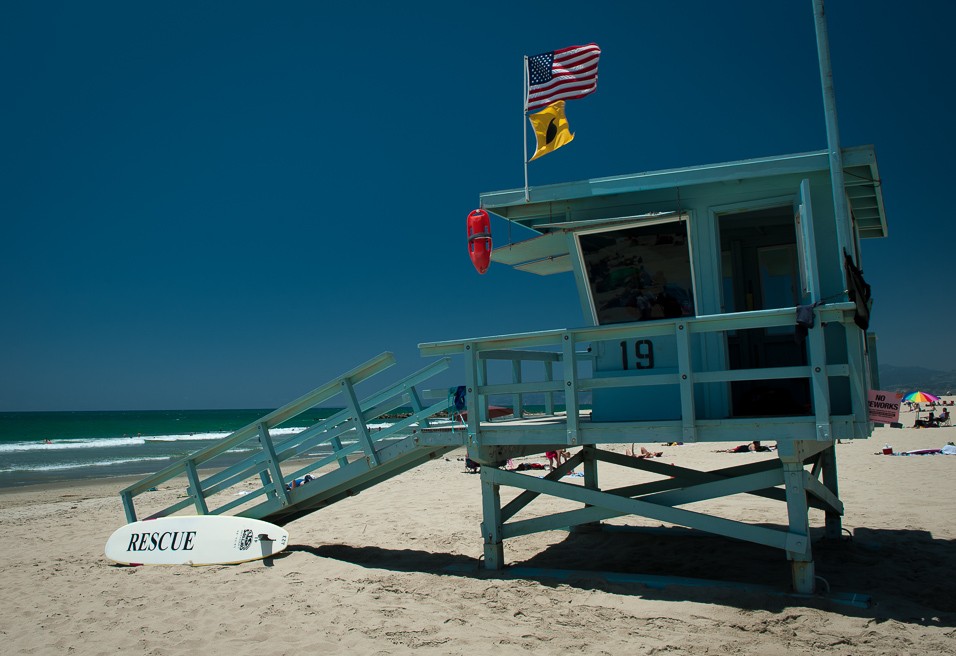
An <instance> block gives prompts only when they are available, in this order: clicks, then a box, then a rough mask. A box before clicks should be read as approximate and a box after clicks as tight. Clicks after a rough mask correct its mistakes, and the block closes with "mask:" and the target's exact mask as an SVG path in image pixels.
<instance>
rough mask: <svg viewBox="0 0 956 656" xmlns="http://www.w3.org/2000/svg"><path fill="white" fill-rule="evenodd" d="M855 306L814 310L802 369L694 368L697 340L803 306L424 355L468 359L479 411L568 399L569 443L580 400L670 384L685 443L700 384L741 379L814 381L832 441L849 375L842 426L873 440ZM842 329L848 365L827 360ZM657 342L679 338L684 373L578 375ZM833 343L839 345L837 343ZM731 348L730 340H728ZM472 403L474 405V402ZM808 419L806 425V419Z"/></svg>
mask: <svg viewBox="0 0 956 656" xmlns="http://www.w3.org/2000/svg"><path fill="white" fill-rule="evenodd" d="M854 311H855V306H854V305H853V304H852V303H835V304H829V305H822V306H819V307H817V308H815V310H814V312H815V314H816V322H815V325H814V327H813V328H811V329H810V330H809V334H808V336H807V364H806V365H803V366H787V367H765V368H751V369H730V368H729V367H727V366H717V367H715V366H713V365H710V366H708V365H706V364H705V363H704V362H703V360H704V359H703V358H700V360H701V362H695V360H694V358H693V357H692V353H693V352H694V348H693V343H694V340H695V338H697V336H701V335H718V336H719V337H722V338H725V337H726V335H727V333H729V332H731V331H741V330H751V329H761V328H776V327H789V328H792V327H793V326H795V325H796V312H797V309H796V308H778V309H771V310H758V311H752V312H738V313H733V314H719V315H706V316H700V317H682V318H679V319H662V320H657V321H648V322H639V323H626V324H613V325H609V326H596V327H585V328H574V329H562V330H547V331H541V332H534V333H520V334H513V335H499V336H495V337H482V338H476V339H467V340H454V341H443V342H431V343H425V344H420V345H419V350H420V352H421V354H422V355H423V356H426V357H427V356H444V355H463V356H464V358H465V375H466V384H467V388H468V390H469V399H471V398H475V397H477V402H478V407H481V408H485V407H487V405H488V399H489V397H492V396H500V395H511V397H512V399H513V402H514V404H515V405H514V416H515V417H521V416H523V414H524V412H525V407H524V400H525V399H527V398H528V397H529V396H531V395H535V396H536V397H540V395H542V394H544V395H545V399H546V401H545V404H546V412H549V413H550V412H554V401H552V400H551V399H552V398H553V397H557V398H559V399H561V401H563V405H564V409H565V411H566V413H567V432H568V440H567V443H568V444H572V445H573V444H578V443H579V441H578V434H579V431H580V422H581V415H580V412H579V410H580V399H581V398H582V395H584V394H586V393H588V392H591V391H594V390H598V389H611V388H626V387H642V386H667V385H673V386H676V387H677V388H678V389H679V395H680V417H681V419H680V420H679V423H680V428H681V431H680V435H681V436H682V437H683V441H688V442H692V441H695V440H696V439H697V429H698V426H699V425H700V424H701V423H702V422H701V421H700V420H698V419H697V415H698V413H697V408H696V407H695V403H696V401H695V394H694V386H695V385H697V384H707V383H731V382H737V381H771V380H784V379H799V378H804V379H807V380H809V382H810V393H811V402H812V408H813V420H814V421H815V431H816V436H815V437H816V439H820V440H828V439H832V437H834V435H833V433H832V432H831V424H832V423H833V418H832V417H831V415H830V408H831V404H830V378H838V377H843V378H847V379H848V380H849V389H850V407H851V408H852V410H851V414H850V415H849V416H842V417H841V421H840V423H841V424H843V425H844V426H849V425H851V424H852V427H848V428H846V429H844V430H848V431H850V432H851V433H853V434H852V435H848V437H866V436H868V435H869V430H868V426H869V424H868V422H867V402H866V394H867V387H868V384H867V380H868V377H867V376H868V374H867V366H868V363H867V362H866V360H865V357H864V353H865V349H864V333H863V331H861V330H860V329H859V328H858V327H857V326H856V325H855V324H854V322H853V316H854ZM827 324H840V325H842V326H843V327H844V330H843V333H844V334H845V341H846V344H845V348H846V357H845V361H841V362H835V363H828V362H827V339H828V338H827V337H826V336H825V335H824V330H825V328H824V326H826V325H827ZM655 337H673V338H675V340H676V344H677V370H676V372H674V373H661V374H652V373H646V372H642V375H634V376H620V375H614V376H609V375H604V374H603V373H602V372H599V371H591V372H586V374H587V375H581V374H580V373H579V366H578V365H579V364H580V363H581V361H582V357H581V352H580V351H581V350H582V349H585V347H587V346H588V345H590V344H594V343H597V342H609V341H618V340H635V339H636V340H642V339H650V338H655ZM829 339H831V340H833V339H835V338H834V337H832V336H831V337H830V338H829ZM723 343H726V342H723ZM488 360H504V361H510V362H511V364H512V372H513V374H512V377H511V382H505V383H492V382H490V381H489V378H488V369H487V366H486V363H487V361H488ZM529 361H536V362H541V363H543V365H544V367H545V374H544V377H543V380H536V381H526V380H523V374H522V363H524V362H529ZM555 364H559V365H560V366H561V369H562V373H561V375H560V377H559V378H557V379H556V378H555V376H554V365H555ZM469 404H471V401H469ZM481 419H482V418H480V417H473V416H471V415H469V418H468V425H469V426H468V430H469V433H470V434H471V435H473V436H475V439H474V440H473V441H472V443H474V444H478V443H479V442H480V435H479V431H480V421H481ZM804 421H805V420H804Z"/></svg>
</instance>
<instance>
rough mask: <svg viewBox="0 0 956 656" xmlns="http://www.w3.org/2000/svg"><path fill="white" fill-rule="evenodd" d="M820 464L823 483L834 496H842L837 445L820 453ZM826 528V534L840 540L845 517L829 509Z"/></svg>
mask: <svg viewBox="0 0 956 656" xmlns="http://www.w3.org/2000/svg"><path fill="white" fill-rule="evenodd" d="M820 465H821V469H822V474H823V484H824V485H825V486H826V488H827V489H828V490H830V492H832V493H833V496H835V497H836V498H838V499H839V498H840V487H839V484H838V482H837V461H836V445H831V446H830V447H829V448H828V449H826V450H825V451H822V452H821V453H820ZM825 521H826V525H825V526H826V529H825V531H824V535H826V537H828V538H830V539H832V540H838V539H839V538H840V537H841V536H842V535H843V517H842V516H841V515H840V513H838V512H835V511H833V510H830V509H827V511H826V520H825Z"/></svg>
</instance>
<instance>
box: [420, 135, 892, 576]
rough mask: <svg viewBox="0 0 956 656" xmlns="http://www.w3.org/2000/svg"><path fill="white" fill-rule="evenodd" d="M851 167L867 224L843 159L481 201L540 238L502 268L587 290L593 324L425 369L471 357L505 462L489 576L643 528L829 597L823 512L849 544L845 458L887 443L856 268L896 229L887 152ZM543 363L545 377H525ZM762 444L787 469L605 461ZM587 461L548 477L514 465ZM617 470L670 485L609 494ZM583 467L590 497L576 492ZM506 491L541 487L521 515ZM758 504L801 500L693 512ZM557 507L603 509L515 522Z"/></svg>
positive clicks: (492, 463) (767, 464) (489, 443)
mask: <svg viewBox="0 0 956 656" xmlns="http://www.w3.org/2000/svg"><path fill="white" fill-rule="evenodd" d="M842 156H843V167H844V171H843V172H844V178H845V180H846V184H845V189H844V190H841V192H845V196H846V198H847V202H848V207H849V217H850V220H849V222H848V224H847V225H840V221H839V219H838V218H837V214H836V212H835V211H834V202H833V198H834V195H833V189H832V182H831V176H830V161H829V156H828V153H827V152H826V151H820V152H811V153H803V154H796V155H787V156H783V157H770V158H762V159H753V160H746V161H738V162H729V163H723V164H712V165H707V166H697V167H690V168H682V169H673V170H667V171H656V172H652V173H641V174H635V175H623V176H616V177H611V178H601V179H595V180H586V181H583V182H575V183H570V184H559V185H553V186H548V187H538V188H535V190H534V198H533V200H531V201H528V200H526V198H525V195H524V191H523V190H514V191H504V192H493V193H486V194H483V195H482V196H481V204H482V207H484V208H485V209H486V210H488V211H489V212H493V213H495V214H497V215H499V216H501V217H503V218H504V219H507V220H508V221H513V222H515V223H518V224H520V225H522V226H524V227H526V228H529V229H531V230H533V231H535V232H537V233H539V234H538V236H536V237H534V238H532V239H528V240H526V241H522V242H520V243H515V244H508V245H506V246H504V247H500V248H498V249H496V250H495V251H494V252H493V253H492V260H493V261H494V262H497V263H499V264H505V265H509V266H513V267H515V268H516V269H518V270H521V271H525V272H528V273H529V274H531V275H561V274H563V275H571V276H573V277H574V280H575V283H576V287H577V290H578V299H577V301H578V302H579V303H580V305H581V308H582V310H583V313H584V316H585V317H586V318H587V319H589V321H590V324H591V325H589V326H587V327H584V328H578V329H560V330H554V331H545V332H539V333H530V334H519V335H502V336H497V337H485V338H476V339H469V340H460V341H453V342H440V343H428V344H422V345H420V349H421V353H422V355H425V356H431V355H436V356H437V355H463V356H464V360H465V377H466V381H467V391H468V394H469V398H470V399H473V400H474V402H476V403H477V407H478V408H479V412H478V413H471V414H469V416H468V447H469V454H470V457H471V458H472V459H474V460H476V461H478V462H480V463H482V464H485V465H488V466H486V467H483V468H482V470H481V476H482V494H483V495H484V496H483V508H484V522H483V524H482V530H483V534H484V540H485V563H486V566H487V567H489V568H500V567H502V565H503V563H504V555H503V542H504V540H505V539H507V538H510V537H514V536H517V535H522V534H526V533H529V532H535V531H540V530H548V529H554V528H559V527H564V526H580V525H589V526H591V527H592V528H593V527H594V524H595V523H596V522H600V521H601V520H603V519H606V518H610V517H615V516H619V515H623V514H633V515H638V516H642V517H647V518H652V519H655V520H660V521H663V522H668V523H673V524H678V525H683V526H688V527H691V528H694V529H699V530H702V531H707V532H710V533H716V534H720V535H726V536H730V537H733V538H738V539H742V540H748V541H752V542H756V543H759V544H764V545H769V546H772V547H777V548H780V549H783V550H784V551H785V552H786V554H787V557H788V558H789V559H790V560H791V561H792V565H793V584H794V588H795V589H796V590H797V591H801V592H808V591H811V590H813V589H814V569H813V561H812V556H811V545H810V534H809V523H808V510H809V508H818V509H822V510H823V511H824V512H825V517H826V534H827V536H829V537H839V535H840V532H841V515H842V514H843V505H842V503H841V501H840V499H839V486H838V481H837V469H836V453H835V450H834V444H835V441H836V440H838V439H841V438H843V439H852V438H866V437H868V436H869V435H870V433H871V430H872V424H870V423H869V421H868V419H867V390H868V388H870V387H871V374H870V372H871V371H872V372H875V371H876V367H875V351H874V348H875V344H874V340H873V339H869V340H868V338H867V335H866V333H865V327H866V325H867V323H868V314H869V308H868V304H867V301H868V288H867V287H866V286H865V283H864V282H863V281H862V277H861V275H860V272H859V270H858V268H857V267H856V266H855V265H854V264H853V263H854V262H859V255H860V241H861V240H862V239H864V238H870V237H882V236H885V234H886V220H885V216H884V212H883V201H882V196H881V191H880V182H879V180H880V178H879V173H878V170H877V165H876V158H875V154H874V151H873V149H872V147H862V148H851V149H846V150H844V151H843V152H842ZM841 235H849V239H846V238H845V237H844V238H841ZM848 254H849V257H848V256H847V255H848ZM851 298H852V299H854V301H855V302H853V301H851V300H850V299H851ZM569 302H574V301H573V300H572V299H569ZM493 361H505V362H507V363H509V364H510V368H508V369H507V370H509V371H511V372H512V376H511V379H510V380H505V381H501V382H499V381H494V380H492V378H491V377H489V364H490V363H492V362H493ZM535 363H538V364H540V365H542V366H543V373H542V374H540V375H539V376H538V380H537V382H524V380H523V378H526V377H527V376H528V374H527V373H526V372H525V369H526V368H528V367H531V366H532V365H533V364H535ZM497 395H511V396H512V397H513V406H514V408H515V413H516V414H515V418H514V419H511V420H508V421H497V422H488V421H486V417H487V415H483V414H482V412H483V409H484V408H485V407H486V406H487V405H488V402H489V398H490V397H492V396H497ZM542 398H543V402H544V404H545V406H546V413H545V414H544V415H540V416H526V415H525V414H524V412H523V408H524V405H525V401H524V400H525V399H542ZM584 405H589V406H590V409H589V410H584V409H582V408H583V406H584ZM559 406H563V411H561V412H555V411H554V408H556V407H559ZM753 440H757V441H763V442H764V443H765V444H766V443H767V442H768V441H770V442H775V443H776V445H777V453H778V455H779V458H776V459H772V460H764V461H761V462H760V463H756V464H747V465H741V466H735V467H729V468H726V469H721V470H720V471H711V472H702V471H692V470H688V469H686V468H683V467H679V466H673V465H666V464H662V463H660V462H655V461H653V460H640V459H635V458H630V457H627V456H624V455H621V454H619V453H615V452H613V451H611V450H606V449H604V448H602V446H603V445H606V444H609V443H622V442H626V443H631V442H638V443H640V442H644V443H660V442H665V443H666V442H680V443H684V444H688V443H700V442H710V443H726V442H734V443H735V444H739V443H740V442H747V441H753ZM578 446H580V447H583V448H582V449H581V450H580V451H578V453H577V455H575V456H574V457H573V458H572V459H571V460H570V461H569V462H568V463H566V464H564V465H562V466H561V467H559V468H558V469H557V470H556V471H555V472H553V473H552V474H550V475H548V476H547V477H545V478H544V479H537V478H533V477H528V476H523V475H521V474H519V473H514V472H510V471H505V470H503V469H500V468H499V467H500V465H502V464H503V463H504V462H505V461H506V460H507V459H509V458H513V457H515V456H519V455H526V454H529V453H536V452H541V451H544V450H552V449H557V448H562V447H563V448H568V447H578ZM601 462H606V463H609V464H614V465H621V466H625V467H631V468H634V469H639V470H646V471H648V472H653V473H655V474H658V475H661V476H664V477H667V478H664V479H663V480H658V481H654V482H650V483H644V484H638V485H634V486H630V487H626V488H622V489H615V490H603V489H601V487H600V484H599V480H600V479H599V475H598V463H601ZM578 465H583V469H584V485H583V486H577V485H571V484H567V483H562V482H560V479H561V477H562V476H563V475H565V474H566V473H567V472H568V471H570V470H571V469H572V468H573V467H576V466H578ZM501 486H512V487H515V488H520V489H522V490H524V492H523V493H522V494H521V495H519V496H518V497H517V498H516V499H515V500H514V501H512V502H511V503H508V504H507V505H505V506H503V507H502V505H501V503H500V500H499V495H500V487H501ZM742 493H749V494H756V495H760V496H763V497H767V498H771V499H778V500H780V501H782V502H784V503H785V505H786V522H785V527H784V528H781V529H779V530H777V529H771V528H767V527H762V526H752V525H748V524H745V523H742V522H737V521H731V520H727V519H723V518H718V517H715V516H712V515H708V514H703V513H698V512H695V511H694V510H693V509H690V508H688V506H690V505H691V504H694V503H695V502H700V501H704V500H707V499H714V498H717V497H722V496H727V495H733V494H742ZM539 494H550V495H554V496H557V497H562V498H565V499H569V500H573V501H577V502H580V503H581V504H583V505H582V507H581V508H580V509H579V510H576V511H572V512H564V513H559V514H558V515H555V516H552V517H543V518H542V517H538V518H535V519H532V520H524V521H514V522H509V520H511V518H512V517H514V516H515V514H516V513H517V512H518V511H519V510H521V509H522V508H524V507H525V506H526V505H527V504H528V503H529V502H530V501H531V500H532V499H533V498H534V497H535V496H537V495H539Z"/></svg>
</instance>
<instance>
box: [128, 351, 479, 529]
mask: <svg viewBox="0 0 956 656" xmlns="http://www.w3.org/2000/svg"><path fill="white" fill-rule="evenodd" d="M394 363H395V358H394V356H393V355H392V354H391V353H383V354H381V355H379V356H378V357H376V358H373V359H372V360H369V361H368V362H366V363H365V364H363V365H361V366H359V367H356V368H355V369H353V370H352V371H349V372H348V373H346V374H344V375H342V376H340V377H339V378H336V379H335V380H333V381H330V382H329V383H326V384H325V385H323V386H322V387H319V388H318V389H316V390H314V391H312V392H310V393H309V394H306V395H305V396H303V397H302V398H300V399H298V400H296V401H293V402H292V403H290V404H288V405H286V406H284V407H282V408H279V409H278V410H275V411H274V412H272V413H270V414H268V415H266V416H265V417H262V418H261V419H259V420H258V421H256V422H254V423H252V424H249V425H248V426H245V427H244V428H241V429H239V430H238V431H236V432H234V433H232V434H231V435H229V436H228V437H226V438H224V439H223V440H222V441H220V442H219V443H218V444H215V445H213V446H211V447H208V448H206V449H203V450H201V451H197V452H196V453H193V454H191V455H189V456H187V457H186V458H183V459H182V460H180V461H179V462H176V463H175V464H173V465H170V466H169V467H166V468H165V469H163V470H162V471H159V472H157V473H156V474H153V475H152V476H149V477H147V478H145V479H143V480H141V481H139V482H138V483H136V484H134V485H131V486H129V487H127V488H126V489H124V490H122V492H120V496H121V498H122V500H123V507H124V509H125V511H126V518H127V520H128V521H130V522H134V521H136V520H137V517H138V516H144V518H147V519H149V518H156V517H164V516H167V515H171V514H173V513H176V512H179V511H182V510H187V509H189V510H190V511H192V512H195V513H196V514H200V515H207V514H224V513H229V514H236V515H241V516H244V517H253V518H256V519H263V520H266V521H269V522H272V523H274V524H278V525H284V524H286V523H288V522H291V521H292V520H294V519H298V518H299V517H302V516H304V515H307V514H309V513H311V512H315V511H316V510H320V509H321V508H324V507H326V506H328V505H330V504H332V503H335V502H336V501H339V500H341V499H344V498H346V497H349V496H353V495H355V494H358V493H359V492H361V491H362V490H364V489H367V488H369V487H371V486H373V485H376V484H378V483H380V482H382V481H384V480H387V479H389V478H392V477H393V476H397V475H398V474H401V473H402V472H405V471H408V470H409V469H412V468H414V467H417V466H418V465H421V464H423V463H425V462H428V461H429V460H432V459H434V458H437V457H439V456H441V455H442V454H444V453H447V452H448V451H450V450H452V449H454V448H456V447H459V446H462V445H463V444H464V435H465V432H464V431H463V430H458V431H441V432H433V433H424V432H422V430H421V429H424V428H427V427H428V426H429V425H430V423H434V421H435V416H436V415H438V414H439V413H445V412H446V411H447V410H448V409H449V408H451V407H453V406H454V396H453V395H452V394H449V395H447V396H446V397H445V398H443V399H440V400H438V401H437V402H435V403H432V404H431V405H428V406H426V405H424V403H423V402H422V395H421V394H420V393H419V390H418V386H419V385H421V384H422V383H423V382H424V381H426V380H428V379H429V378H431V377H432V376H434V375H435V374H437V373H439V372H441V371H443V370H445V369H447V368H448V359H447V358H443V359H441V360H438V361H436V362H434V363H433V364H431V365H429V366H427V367H425V368H424V369H422V370H420V371H418V372H417V373H414V374H412V375H410V376H407V377H405V378H403V379H402V380H399V381H398V382H396V383H393V384H392V385H390V386H388V387H386V388H385V389H382V390H381V391H379V392H376V393H373V394H370V395H368V396H366V397H365V398H364V399H362V400H359V398H358V395H357V393H356V389H355V388H356V385H359V384H360V383H363V382H364V381H366V380H368V379H370V378H371V377H372V376H374V375H376V374H378V373H380V372H382V371H383V370H385V369H387V368H388V367H390V366H392V365H393V364H394ZM336 397H338V398H336ZM330 402H331V403H332V404H334V405H336V406H338V407H342V406H344V409H343V410H341V411H339V412H337V413H335V414H334V415H332V416H331V417H328V418H325V419H322V420H319V421H317V422H316V423H315V424H313V425H311V426H309V427H308V428H305V429H303V430H301V431H298V432H296V433H294V434H292V435H285V436H282V438H281V439H276V438H274V437H273V431H274V430H275V429H276V428H277V427H280V426H282V425H283V424H284V423H287V422H289V420H290V419H293V418H296V417H298V416H300V415H302V414H303V413H306V412H310V411H313V409H314V408H316V407H317V406H319V405H320V404H328V403H330ZM409 407H410V408H411V409H412V412H411V414H409V415H407V416H402V417H401V418H399V419H395V417H394V415H393V414H392V413H394V412H396V411H397V410H399V409H400V408H409ZM386 415H387V416H388V419H387V421H388V423H389V424H390V425H388V426H387V427H385V428H381V429H373V428H370V427H369V425H370V424H374V423H376V420H381V421H385V420H383V419H381V418H383V416H386ZM237 453H239V454H245V455H242V456H237ZM237 460H238V461H237ZM306 476H309V477H310V478H311V480H309V481H308V482H307V483H305V484H304V485H299V486H295V487H293V486H292V483H293V482H294V481H296V480H301V479H304V478H305V477H306ZM170 481H173V482H183V483H184V484H185V486H186V490H185V498H184V499H183V500H182V501H180V502H178V503H176V504H173V505H172V506H168V507H162V508H157V509H152V508H148V509H146V510H145V511H144V510H143V508H144V506H146V507H148V504H149V498H148V497H149V492H150V491H152V490H154V489H155V488H156V486H158V485H160V484H163V483H168V482H170ZM137 504H138V505H139V508H137ZM138 510H139V512H138Z"/></svg>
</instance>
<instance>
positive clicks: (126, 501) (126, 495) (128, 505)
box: [120, 490, 136, 524]
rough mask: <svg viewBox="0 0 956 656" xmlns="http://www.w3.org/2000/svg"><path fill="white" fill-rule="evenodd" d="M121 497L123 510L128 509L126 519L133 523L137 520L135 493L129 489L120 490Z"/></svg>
mask: <svg viewBox="0 0 956 656" xmlns="http://www.w3.org/2000/svg"><path fill="white" fill-rule="evenodd" d="M120 499H122V500H123V510H125V511H126V521H127V523H129V524H132V523H133V522H135V521H136V510H134V509H133V494H132V493H131V492H129V491H127V490H123V491H122V492H120Z"/></svg>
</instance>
